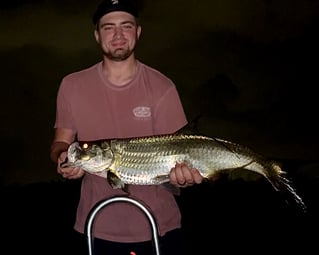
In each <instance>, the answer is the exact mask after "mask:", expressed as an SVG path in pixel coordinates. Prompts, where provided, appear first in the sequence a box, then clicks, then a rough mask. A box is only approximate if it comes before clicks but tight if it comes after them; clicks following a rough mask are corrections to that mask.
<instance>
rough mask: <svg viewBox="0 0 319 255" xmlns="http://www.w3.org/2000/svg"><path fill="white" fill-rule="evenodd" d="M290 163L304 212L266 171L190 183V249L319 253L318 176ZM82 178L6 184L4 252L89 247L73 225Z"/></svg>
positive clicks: (186, 206) (185, 203)
mask: <svg viewBox="0 0 319 255" xmlns="http://www.w3.org/2000/svg"><path fill="white" fill-rule="evenodd" d="M308 163H309V162H307V164H308ZM285 164H286V169H287V168H288V169H290V171H289V172H288V173H289V174H288V177H289V178H290V179H291V180H292V182H293V186H294V188H295V189H296V191H297V193H298V194H299V195H300V196H301V197H302V198H303V200H304V202H305V204H306V206H307V211H306V212H303V211H302V210H301V208H300V207H299V206H297V205H296V204H294V203H293V201H292V200H291V201H289V200H288V202H287V201H286V195H287V194H281V193H280V192H276V191H275V190H274V189H273V188H272V187H271V186H270V185H269V183H268V182H266V181H264V180H262V179H261V180H257V181H243V180H241V179H236V180H227V179H226V178H221V179H220V180H218V181H216V182H215V183H214V184H212V185H209V184H207V183H203V184H201V185H197V186H193V187H189V188H187V189H184V190H183V191H182V194H181V196H179V197H177V201H178V203H179V205H180V207H181V210H182V214H183V225H184V230H185V234H186V237H187V239H188V244H189V245H190V250H191V251H192V254H194V255H195V254H228V253H229V254H230V253H233V252H236V253H242V252H245V253H246V254H247V253H248V254H257V253H259V252H263V253H266V252H272V253H274V252H276V254H277V253H279V252H280V253H284V254H287V253H289V252H295V251H297V250H300V251H301V252H302V254H314V253H316V252H317V250H318V248H317V234H316V233H317V231H318V226H319V224H318V223H319V220H318V212H319V206H318V205H319V203H318V194H319V178H318V177H317V176H312V177H311V178H309V177H307V176H304V175H300V174H299V172H298V171H297V169H299V168H300V167H301V166H302V165H303V164H306V162H291V161H290V162H286V163H285ZM79 185H80V182H79V181H64V180H61V181H54V182H51V183H35V184H29V185H25V186H16V187H5V188H2V189H3V192H2V194H3V195H4V197H3V199H2V201H3V202H4V205H3V206H2V226H3V227H2V230H3V231H2V242H3V248H4V249H3V250H4V251H6V252H5V253H4V252H2V254H10V255H11V254H59V255H63V254H68V255H69V254H77V255H82V254H83V255H85V254H87V250H86V248H85V247H82V246H81V245H80V244H79V242H78V240H77V239H76V238H75V235H74V232H73V222H74V217H75V210H76V206H77V201H78V195H79V188H80V186H79ZM3 237H4V238H3Z"/></svg>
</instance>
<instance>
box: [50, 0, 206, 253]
mask: <svg viewBox="0 0 319 255" xmlns="http://www.w3.org/2000/svg"><path fill="white" fill-rule="evenodd" d="M93 24H94V26H95V30H94V36H95V40H96V42H97V43H98V45H99V46H100V48H101V52H102V60H101V61H100V62H98V63H97V64H95V65H93V66H91V67H89V68H86V69H83V70H80V71H78V72H74V73H71V74H69V75H67V76H65V77H64V78H63V79H62V81H61V84H60V88H59V91H58V95H57V105H56V120H55V125H54V128H55V136H54V140H53V142H52V146H51V159H52V160H53V161H54V162H55V163H56V164H57V172H58V173H59V174H61V175H62V176H63V177H64V178H67V179H78V178H83V179H82V187H81V196H80V201H79V204H78V208H77V214H76V220H75V225H74V228H75V230H76V231H77V232H79V233H81V234H84V232H85V223H86V219H87V217H88V214H89V212H90V210H91V209H92V208H93V207H94V205H95V204H96V203H97V202H99V201H101V200H104V199H107V198H110V197H114V196H121V195H127V194H126V193H125V192H124V191H123V190H120V189H113V188H112V187H111V186H110V185H109V184H108V183H107V182H106V181H105V178H102V177H100V176H97V175H93V174H89V173H85V172H84V171H83V169H80V168H61V167H60V164H61V163H63V162H64V161H65V160H66V156H67V150H68V147H69V145H70V144H71V143H73V142H74V141H75V140H79V141H95V140H101V139H114V138H129V137H143V136H151V135H161V134H173V133H176V132H177V131H179V130H180V129H182V128H183V127H184V126H185V125H187V119H186V116H185V113H184V110H183V107H182V104H181V101H180V97H179V94H178V91H177V89H176V87H175V84H174V83H173V82H172V81H171V80H170V79H169V78H168V77H166V76H165V75H163V74H162V73H160V72H159V71H157V70H155V69H153V68H152V67H150V66H148V65H145V64H144V63H142V62H141V61H139V60H137V59H136V57H135V54H134V53H135V47H136V44H137V41H138V39H139V37H140V35H141V26H140V24H139V23H138V8H137V6H136V5H135V3H134V2H133V1H130V0H117V1H115V0H105V1H102V2H101V3H100V4H99V5H98V7H97V10H96V12H95V13H94V15H93ZM169 177H170V184H172V185H174V186H175V187H177V188H179V187H187V186H190V185H194V184H199V183H201V182H202V180H203V177H202V176H201V175H200V173H199V171H198V170H197V169H194V168H189V167H188V166H187V165H186V164H185V163H178V164H176V165H175V167H173V168H172V169H171V171H170V176H169ZM129 195H130V196H131V197H132V198H136V199H138V200H140V201H142V202H144V203H145V204H146V205H147V206H148V207H149V208H150V210H151V212H152V213H153V215H154V217H155V219H156V221H157V223H158V227H159V235H160V246H161V254H164V255H165V254H166V255H167V254H174V255H178V254H181V255H185V254H187V249H186V245H185V242H184V240H183V235H182V232H181V214H180V210H179V207H178V204H177V203H176V201H175V197H174V193H173V192H172V190H170V189H168V188H167V187H164V186H163V185H130V187H129ZM93 235H94V237H95V239H94V250H95V254H97V255H98V254H117V255H118V254H126V255H129V254H130V252H134V253H135V254H137V255H142V254H151V253H152V242H151V239H152V232H151V228H150V225H149V222H148V219H147V218H146V217H145V215H144V214H143V213H142V212H141V211H140V210H139V209H138V208H136V207H135V206H133V205H130V204H127V203H118V204H114V205H112V206H110V207H108V208H105V210H103V211H102V212H101V213H100V214H99V216H98V217H97V219H96V223H95V228H94V233H93ZM83 237H84V236H83ZM84 241H85V239H84ZM110 251H112V253H109V252H110Z"/></svg>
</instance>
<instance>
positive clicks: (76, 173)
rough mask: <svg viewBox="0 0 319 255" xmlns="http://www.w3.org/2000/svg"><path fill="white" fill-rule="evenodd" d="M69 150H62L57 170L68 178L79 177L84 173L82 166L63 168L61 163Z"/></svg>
mask: <svg viewBox="0 0 319 255" xmlns="http://www.w3.org/2000/svg"><path fill="white" fill-rule="evenodd" d="M66 156H67V152H62V153H61V154H60V156H59V158H58V165H57V172H58V173H59V174H61V175H62V176H63V178H66V179H78V178H81V177H82V176H83V175H84V170H83V169H81V168H78V167H76V168H74V167H65V168H61V163H63V162H64V161H65V160H66Z"/></svg>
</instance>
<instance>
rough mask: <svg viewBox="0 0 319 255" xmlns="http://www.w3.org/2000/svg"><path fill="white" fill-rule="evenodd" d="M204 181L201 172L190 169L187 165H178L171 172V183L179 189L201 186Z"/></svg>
mask: <svg viewBox="0 0 319 255" xmlns="http://www.w3.org/2000/svg"><path fill="white" fill-rule="evenodd" d="M202 180H203V177H202V176H201V174H200V173H199V171H198V170H197V169H195V168H189V167H188V166H187V164H185V163H181V164H179V163H177V164H176V165H175V167H174V168H172V169H171V172H170V182H171V184H173V185H177V186H178V187H187V186H192V185H193V184H195V183H196V184H199V183H201V182H202Z"/></svg>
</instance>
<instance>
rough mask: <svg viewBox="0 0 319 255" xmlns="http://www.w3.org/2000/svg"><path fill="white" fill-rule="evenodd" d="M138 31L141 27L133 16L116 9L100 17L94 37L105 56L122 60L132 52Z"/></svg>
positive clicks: (138, 34) (139, 31)
mask: <svg viewBox="0 0 319 255" xmlns="http://www.w3.org/2000/svg"><path fill="white" fill-rule="evenodd" d="M140 33H141V27H140V26H138V25H137V24H136V20H135V18H134V16H132V15H131V14H129V13H127V12H120V11H116V12H111V13H108V14H106V15H104V16H103V17H102V18H101V19H100V21H99V23H98V27H97V29H96V30H95V39H96V41H97V42H98V43H99V44H100V46H101V49H102V51H103V54H104V55H105V56H106V57H107V58H109V59H111V60H115V61H122V60H125V59H127V58H128V57H129V56H131V54H132V53H133V52H134V49H135V46H136V42H137V40H138V38H139V36H140Z"/></svg>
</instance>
